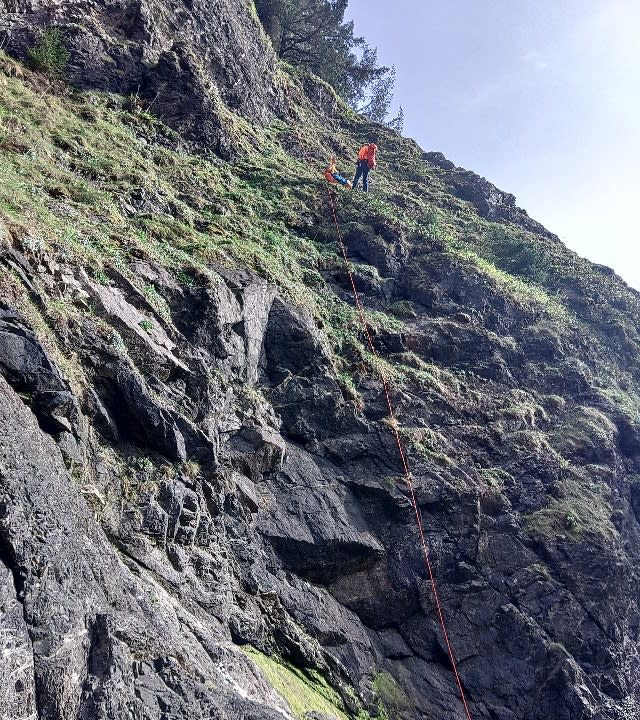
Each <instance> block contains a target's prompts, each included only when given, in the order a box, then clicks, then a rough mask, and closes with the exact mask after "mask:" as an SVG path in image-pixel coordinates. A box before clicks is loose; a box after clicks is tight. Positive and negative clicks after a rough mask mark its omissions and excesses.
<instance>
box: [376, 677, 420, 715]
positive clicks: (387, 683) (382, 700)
mask: <svg viewBox="0 0 640 720" xmlns="http://www.w3.org/2000/svg"><path fill="white" fill-rule="evenodd" d="M373 689H374V691H375V693H376V695H377V696H378V711H379V713H380V715H379V717H380V718H382V720H395V718H397V717H398V714H400V713H403V712H407V711H409V710H411V709H412V708H413V703H412V702H411V701H410V699H409V697H408V696H407V694H406V692H405V691H404V690H403V689H402V688H401V687H400V685H398V683H397V682H396V680H395V679H394V678H393V677H392V676H391V675H390V674H389V673H388V672H384V671H383V672H379V673H378V674H377V675H376V676H375V677H374V679H373Z"/></svg>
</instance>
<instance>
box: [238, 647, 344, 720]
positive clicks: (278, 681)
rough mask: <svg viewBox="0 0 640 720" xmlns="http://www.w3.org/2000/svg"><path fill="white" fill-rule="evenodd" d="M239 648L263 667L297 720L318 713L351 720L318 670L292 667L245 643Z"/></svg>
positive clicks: (304, 719)
mask: <svg viewBox="0 0 640 720" xmlns="http://www.w3.org/2000/svg"><path fill="white" fill-rule="evenodd" d="M242 650H243V651H244V652H245V653H246V654H247V655H248V656H249V657H250V658H251V659H252V660H253V662H255V664H256V665H257V666H258V667H259V668H260V669H261V670H262V672H263V673H264V675H265V677H266V678H267V680H268V682H269V684H270V685H271V687H273V689H274V690H275V691H276V692H277V693H278V695H280V696H281V697H282V698H283V699H284V700H285V701H286V702H287V704H288V705H289V707H290V708H291V712H292V713H293V715H294V716H295V717H296V718H298V719H299V720H306V714H307V713H309V712H319V713H323V714H324V715H327V716H328V717H330V718H335V720H350V718H349V716H348V715H347V714H346V713H345V711H344V705H343V703H342V700H341V699H340V696H339V695H338V693H337V692H336V691H335V690H334V689H333V688H332V687H331V686H330V685H329V684H328V683H327V681H326V680H325V679H324V678H323V677H322V675H321V674H320V673H319V672H318V671H317V670H312V669H308V668H307V669H304V670H301V669H300V668H297V667H295V666H294V665H292V664H291V663H288V662H287V661H286V660H283V659H282V658H279V657H277V656H275V655H273V656H269V655H265V654H264V653H262V652H260V651H259V650H256V649H255V648H253V647H251V646H249V645H247V646H245V647H243V648H242Z"/></svg>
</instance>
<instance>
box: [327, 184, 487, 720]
mask: <svg viewBox="0 0 640 720" xmlns="http://www.w3.org/2000/svg"><path fill="white" fill-rule="evenodd" d="M327 194H328V195H329V202H330V203H331V210H332V213H333V221H334V223H335V225H336V233H337V235H338V242H339V244H340V250H341V251H342V257H343V258H344V263H345V268H346V270H347V273H348V275H349V281H350V282H351V289H352V291H353V297H354V300H355V303H356V308H357V310H358V314H359V316H360V321H361V322H362V327H363V329H364V332H365V335H366V337H367V344H368V346H369V349H370V350H371V353H372V355H373V356H374V357H375V358H376V359H378V358H379V355H378V353H377V351H376V348H375V345H374V344H373V339H372V337H371V332H370V330H369V323H368V321H367V316H366V315H365V312H364V308H363V306H362V303H361V301H360V294H359V293H358V290H357V288H356V283H355V279H354V277H353V272H352V270H351V263H350V262H349V256H348V255H347V246H346V245H345V242H344V239H343V237H342V232H341V230H340V223H339V222H338V213H337V212H336V205H335V201H334V197H333V193H332V192H331V190H330V189H329V187H327ZM378 374H379V375H380V380H381V381H382V387H383V388H384V394H385V398H386V400H387V407H388V408H389V418H390V420H391V428H392V429H393V434H394V437H395V440H396V445H397V446H398V452H399V453H400V459H401V461H402V467H403V469H404V478H405V481H406V483H407V488H408V490H409V497H410V499H411V505H412V506H413V510H414V512H415V516H416V524H417V526H418V534H419V535H420V544H421V546H422V555H423V558H424V563H425V567H426V568H427V572H428V574H429V581H430V583H431V592H432V593H433V599H434V602H435V606H436V613H437V615H438V620H439V621H440V627H441V628H442V634H443V636H444V640H445V643H446V646H447V653H448V655H449V660H450V662H451V669H452V670H453V674H454V677H455V680H456V685H457V686H458V691H459V692H460V699H461V700H462V704H463V706H464V711H465V714H466V716H467V720H473V719H472V717H471V711H470V710H469V705H468V703H467V697H466V695H465V692H464V688H463V686H462V680H461V679H460V674H459V672H458V663H457V662H456V657H455V654H454V652H453V646H452V645H451V641H450V640H449V633H448V632H447V625H446V623H445V619H444V613H443V611H442V603H441V602H440V595H439V594H438V587H437V584H436V578H435V573H434V572H433V565H432V563H431V557H430V555H429V547H428V545H427V541H426V538H425V532H424V525H423V522H422V516H421V515H420V508H419V506H418V500H417V498H416V492H415V488H414V485H413V480H412V478H411V471H410V470H409V461H408V458H407V453H406V451H405V449H404V446H403V444H402V439H401V438H400V432H399V431H398V421H397V419H396V414H395V410H394V408H393V403H392V401H391V390H390V388H389V383H388V381H387V378H386V377H385V376H384V373H383V372H382V369H380V368H378Z"/></svg>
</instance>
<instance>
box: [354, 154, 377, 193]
mask: <svg viewBox="0 0 640 720" xmlns="http://www.w3.org/2000/svg"><path fill="white" fill-rule="evenodd" d="M377 152H378V146H377V145H376V144H375V143H369V145H363V146H362V147H361V148H360V152H359V153H358V161H357V163H356V174H355V176H354V178H353V183H352V185H353V189H354V190H355V188H356V186H357V185H358V181H359V180H360V178H362V189H363V190H364V191H365V192H369V170H373V168H374V167H375V166H376V165H377V164H378V157H377Z"/></svg>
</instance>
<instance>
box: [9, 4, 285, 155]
mask: <svg viewBox="0 0 640 720" xmlns="http://www.w3.org/2000/svg"><path fill="white" fill-rule="evenodd" d="M251 5H252V3H249V2H245V0H188V1H183V0H161V1H160V2H158V0H142V1H140V0H116V1H115V2H114V1H113V0H111V1H104V0H63V1H62V2H53V3H52V2H47V1H45V2H42V1H41V0H15V1H14V0H4V1H3V2H2V3H1V4H0V11H2V12H1V14H0V37H3V38H4V42H5V43H6V46H7V48H8V49H9V50H10V51H11V52H13V53H16V54H18V55H19V56H22V57H24V56H25V54H26V52H27V50H28V49H29V48H30V47H33V46H34V45H35V44H36V43H37V40H38V36H39V34H40V33H41V32H42V30H43V29H45V28H47V27H56V28H59V29H60V30H61V32H63V34H64V37H65V41H66V43H67V46H68V49H69V50H70V52H71V63H70V67H69V72H68V77H69V80H70V81H71V82H72V83H73V84H74V85H76V86H78V87H91V88H100V89H102V90H108V91H112V92H116V93H119V94H120V95H133V96H134V98H135V99H139V100H140V101H141V102H142V103H145V104H146V105H152V107H153V111H154V113H155V114H157V115H159V116H160V117H162V118H163V119H164V120H165V121H166V122H167V123H168V124H169V125H171V127H173V128H175V129H176V130H178V131H179V132H180V133H181V135H182V136H183V137H185V138H186V139H187V140H190V141H192V142H193V143H194V144H195V146H196V147H197V149H199V150H201V151H213V152H216V153H217V154H222V155H227V156H228V155H231V154H233V152H234V150H235V149H236V148H235V144H234V137H233V136H234V132H233V128H232V125H233V118H234V116H235V115H238V116H240V117H242V118H246V119H248V120H250V121H251V122H254V123H264V122H267V121H268V120H270V119H271V118H272V117H273V115H274V113H276V112H278V110H279V109H281V108H282V98H281V97H280V95H279V92H278V90H277V87H276V83H275V82H274V74H275V58H274V55H273V52H272V50H271V48H270V46H269V43H268V41H267V40H266V39H265V37H264V34H263V33H262V32H261V29H260V23H259V21H258V19H257V17H256V15H255V12H253V13H252V12H251Z"/></svg>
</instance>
